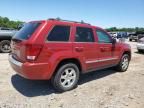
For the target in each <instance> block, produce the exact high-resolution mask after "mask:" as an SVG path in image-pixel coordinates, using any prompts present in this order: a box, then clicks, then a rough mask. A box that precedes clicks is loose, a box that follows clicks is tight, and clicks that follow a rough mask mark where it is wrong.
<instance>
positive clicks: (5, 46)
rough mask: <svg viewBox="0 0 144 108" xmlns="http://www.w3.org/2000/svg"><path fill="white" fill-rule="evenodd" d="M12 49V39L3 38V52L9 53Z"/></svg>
mask: <svg viewBox="0 0 144 108" xmlns="http://www.w3.org/2000/svg"><path fill="white" fill-rule="evenodd" d="M10 51H11V48H10V41H9V40H3V41H1V42H0V52H2V53H9V52H10Z"/></svg>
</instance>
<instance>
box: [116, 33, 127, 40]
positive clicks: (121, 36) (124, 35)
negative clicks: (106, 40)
mask: <svg viewBox="0 0 144 108" xmlns="http://www.w3.org/2000/svg"><path fill="white" fill-rule="evenodd" d="M128 37H129V36H128V33H127V32H118V35H117V38H118V39H119V38H125V39H126V38H128Z"/></svg>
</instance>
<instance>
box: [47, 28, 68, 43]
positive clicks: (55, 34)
mask: <svg viewBox="0 0 144 108" xmlns="http://www.w3.org/2000/svg"><path fill="white" fill-rule="evenodd" d="M69 35H70V26H55V27H54V28H53V29H52V31H51V32H50V34H49V35H48V38H47V40H48V41H68V40H69Z"/></svg>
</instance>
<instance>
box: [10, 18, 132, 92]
mask: <svg viewBox="0 0 144 108" xmlns="http://www.w3.org/2000/svg"><path fill="white" fill-rule="evenodd" d="M11 48H12V52H11V54H10V55H9V62H10V64H11V66H12V68H13V69H14V70H15V71H16V72H17V73H18V74H19V75H20V76H22V77H24V78H27V79H32V80H49V79H51V81H52V84H53V86H54V87H55V88H56V89H57V90H59V91H67V90H70V89H73V88H74V87H76V85H77V83H78V80H79V75H80V74H81V73H88V72H90V71H95V70H100V69H104V68H109V67H113V66H115V67H116V69H118V70H119V71H122V72H124V71H126V70H127V68H128V66H129V61H130V59H131V48H130V46H129V45H128V44H126V43H120V42H116V41H115V40H114V39H112V38H111V36H110V35H109V34H108V33H107V32H106V31H105V30H103V29H102V28H99V27H95V26H92V25H90V24H87V23H84V22H74V21H66V20H60V19H49V20H43V21H32V22H29V23H26V24H25V25H24V27H23V28H22V29H21V30H20V31H19V32H18V33H17V34H16V35H15V36H14V37H13V38H12V42H11Z"/></svg>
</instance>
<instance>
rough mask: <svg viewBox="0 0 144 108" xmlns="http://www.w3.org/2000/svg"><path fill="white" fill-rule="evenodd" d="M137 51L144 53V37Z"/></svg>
mask: <svg viewBox="0 0 144 108" xmlns="http://www.w3.org/2000/svg"><path fill="white" fill-rule="evenodd" d="M137 50H138V52H144V37H143V38H141V39H140V40H139V41H138V43H137Z"/></svg>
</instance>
